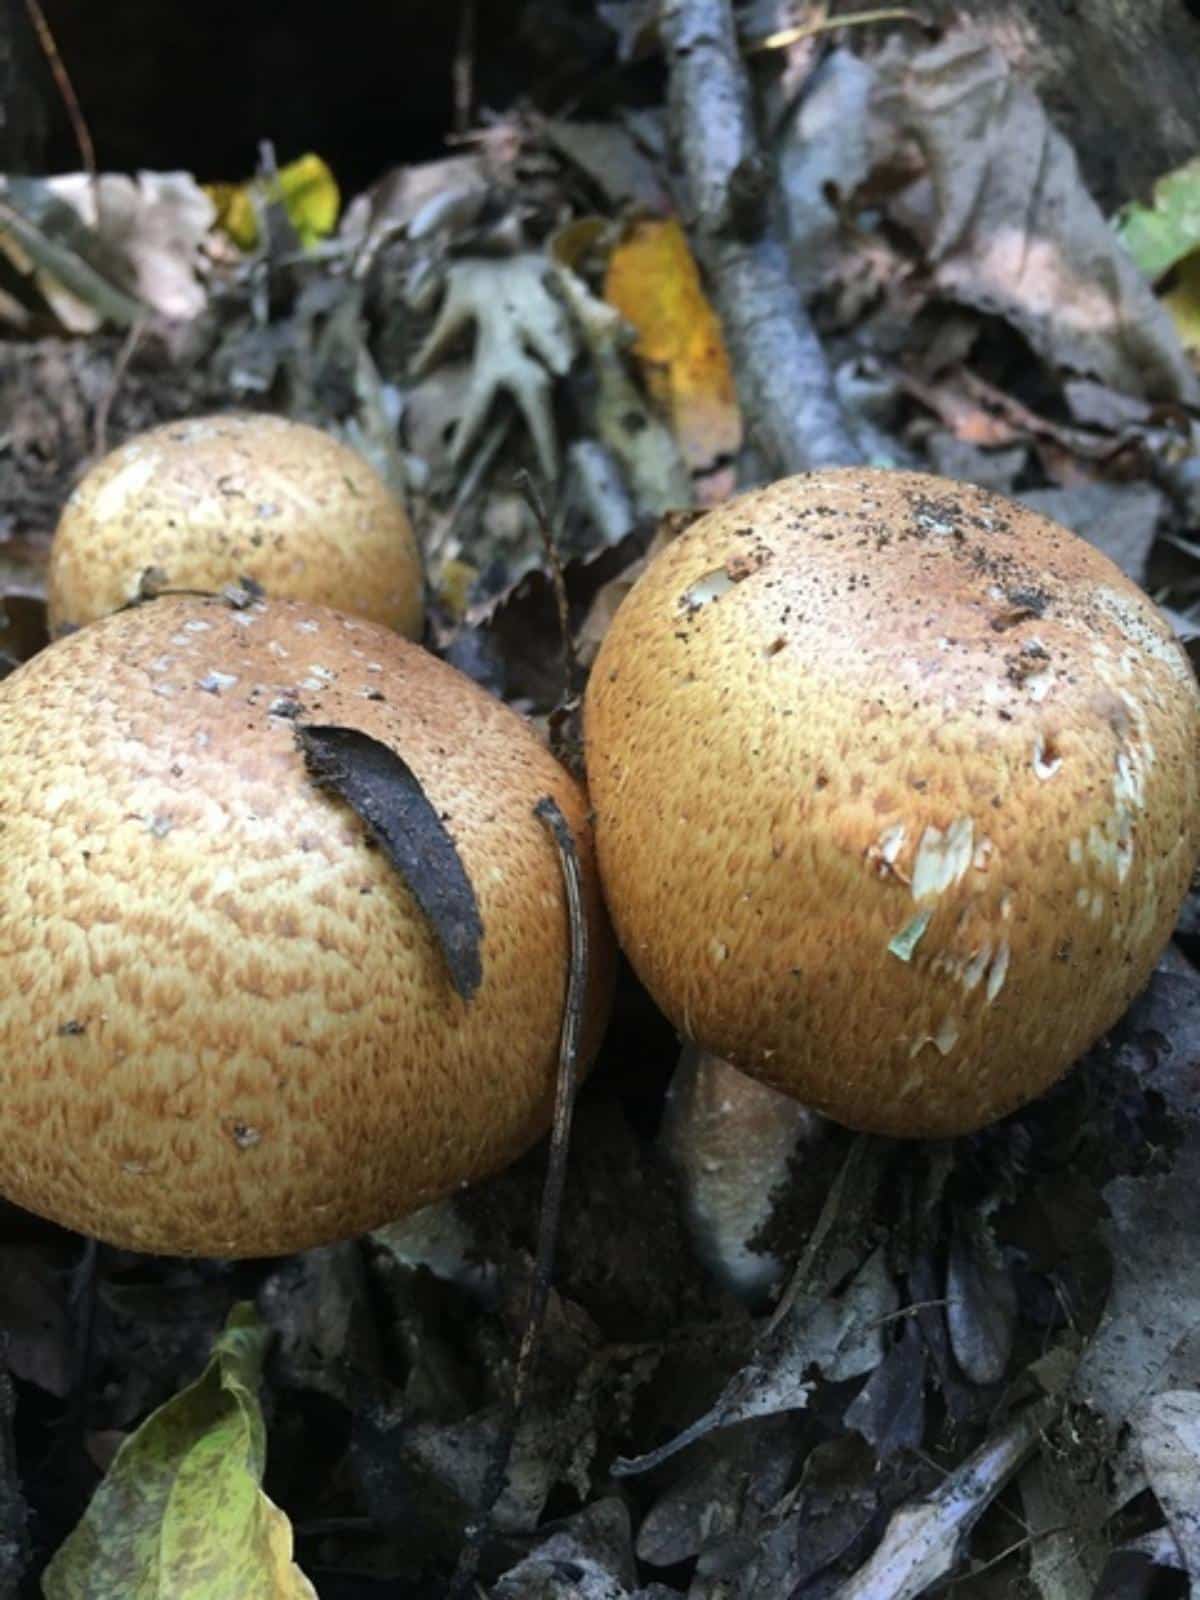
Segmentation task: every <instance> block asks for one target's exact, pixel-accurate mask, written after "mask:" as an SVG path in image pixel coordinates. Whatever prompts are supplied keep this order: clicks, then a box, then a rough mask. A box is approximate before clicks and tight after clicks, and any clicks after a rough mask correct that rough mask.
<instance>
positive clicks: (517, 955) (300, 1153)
mask: <svg viewBox="0 0 1200 1600" xmlns="http://www.w3.org/2000/svg"><path fill="white" fill-rule="evenodd" d="M297 706H299V707H301V708H302V710H301V711H300V713H299V716H300V720H302V721H312V722H320V723H336V724H341V725H344V726H348V727H352V728H358V729H361V730H362V731H363V732H365V733H368V734H370V735H372V736H373V737H374V738H376V739H380V740H383V741H384V742H385V743H387V744H388V745H390V746H392V747H393V748H394V749H395V750H397V751H398V752H399V753H400V754H401V755H402V756H403V758H404V760H405V761H406V762H407V763H408V764H409V766H410V767H411V768H412V769H413V771H414V772H415V773H416V775H417V777H418V779H419V780H420V782H421V785H422V787H423V788H424V790H425V792H426V794H427V795H428V797H429V799H430V800H431V801H432V803H433V805H434V806H435V807H436V808H437V810H438V812H439V814H441V816H442V817H443V819H444V821H445V823H446V827H447V829H448V831H449V832H450V834H451V835H452V836H453V838H454V840H455V843H456V845H457V848H458V851H459V854H460V857H461V859H462V862H463V865H464V867H465V869H466V872H467V874H468V876H469V877H470V880H471V882H472V884H473V885H474V888H475V892H476V895H477V897H478V901H479V907H480V911H481V914H482V921H483V927H484V938H483V943H482V964H483V980H482V983H481V985H480V987H479V990H478V992H477V993H476V995H475V997H474V999H473V1000H472V1001H471V1002H470V1003H469V1004H467V1003H464V1002H463V1001H462V1000H460V999H459V998H458V997H457V996H456V994H455V993H454V992H453V990H452V988H451V985H450V982H449V979H448V977H447V975H446V969H445V967H444V964H443V961H442V957H441V955H440V954H439V952H438V950H437V948H436V946H435V944H434V942H433V939H432V936H431V934H430V931H429V929H428V926H427V925H426V923H425V922H424V920H423V918H422V916H421V914H420V912H419V911H418V910H417V908H416V905H415V903H414V902H413V900H412V898H411V896H410V894H409V892H408V890H407V888H406V887H405V885H404V884H403V882H402V881H401V880H400V878H399V877H398V876H397V874H396V873H395V872H394V870H393V869H392V867H391V866H390V865H389V864H388V861H387V859H386V858H385V856H384V854H383V852H382V851H381V850H379V849H377V848H372V847H371V846H370V845H369V844H368V842H367V840H366V838H365V834H364V828H363V825H362V823H361V822H360V821H359V819H358V818H357V816H356V815H355V814H354V813H353V812H352V811H351V810H350V809H349V808H348V807H347V806H346V805H345V804H343V803H342V802H341V801H340V800H338V799H336V798H334V797H333V796H331V795H330V794H329V793H327V792H325V791H321V790H318V789H316V788H315V787H314V786H313V784H312V783H311V782H310V780H309V778H308V776H307V774H306V771H305V767H304V763H303V759H302V757H301V755H300V753H299V751H298V748H297V743H296V737H295V731H294V729H295V721H294V718H295V715H296V707H297ZM546 793H550V794H552V795H553V796H554V797H555V798H556V799H557V801H558V803H559V805H560V806H561V807H562V809H563V811H564V813H565V814H566V816H567V818H568V820H569V821H570V823H571V824H572V826H573V829H574V831H575V836H576V838H577V840H578V843H579V848H580V853H581V857H582V861H583V865H584V868H585V872H586V875H587V876H586V882H587V885H588V893H589V895H590V904H591V911H592V923H593V943H594V946H595V949H596V966H595V973H596V977H595V987H594V993H593V996H592V1000H593V1006H592V1011H591V1020H592V1027H591V1037H592V1043H593V1044H594V1043H595V1042H596V1039H597V1038H598V1034H599V1030H600V1027H601V1026H602V1024H603V1017H604V1012H605V1010H606V1007H607V999H608V990H609V987H610V978H611V961H610V960H609V959H608V956H609V953H610V951H609V938H608V935H607V933H606V925H605V922H604V918H603V912H602V911H601V910H600V905H599V898H598V893H597V889H596V881H595V872H594V867H593V865H592V857H591V844H590V838H589V833H588V827H587V822H586V814H585V804H586V803H585V800H584V797H583V795H582V793H581V791H580V790H579V788H578V787H577V786H576V784H575V783H574V782H573V781H572V779H571V778H570V777H569V776H568V775H567V774H566V773H565V772H564V771H563V769H562V768H561V767H560V766H559V765H558V763H557V762H555V761H554V760H553V758H552V757H551V756H550V755H549V754H548V753H547V752H546V751H545V750H544V749H543V748H542V746H541V744H540V743H539V742H538V740H537V739H536V738H535V736H534V734H533V733H532V732H531V730H530V729H529V728H528V727H527V726H526V725H525V724H524V723H523V722H522V721H521V719H520V718H519V717H517V716H516V715H515V713H513V712H512V711H510V710H509V709H508V708H507V707H505V706H503V705H502V704H500V702H499V701H496V700H494V699H493V698H492V697H491V696H489V695H487V694H485V693H484V692H483V691H482V690H481V689H479V688H477V687H476V686H475V685H474V684H472V683H471V682H469V680H467V679H466V678H464V677H463V676H462V675H461V674H460V673H458V672H456V671H454V669H453V668H451V667H448V666H446V665H445V664H444V663H442V662H439V661H437V660H436V659H435V658H434V657H432V656H430V655H428V654H427V653H426V652H425V651H423V650H421V649H419V648H418V647H417V646H415V645H411V644H408V643H406V642H405V641H404V640H401V639H399V638H397V637H396V636H395V635H394V634H391V633H389V632H387V631H386V630H384V629H382V628H379V627H377V626H374V625H372V624H370V623H365V622H361V621H356V620H353V619H350V618H347V617H343V616H341V615H339V614H337V613H335V612H332V611H327V610H324V609H322V608H320V607H314V606H306V605H302V604H298V603H294V602H284V601H273V602H266V603H260V604H257V605H254V606H252V607H251V608H250V609H248V610H245V611H234V610H231V609H230V608H229V607H228V606H227V605H225V604H224V603H223V602H220V601H205V600H193V599H178V598H165V599H161V600H156V601H154V602H152V603H151V604H149V605H147V606H143V607H140V608H138V609H136V610H133V611H126V612H123V613H121V614H120V615H117V616H113V617H108V618H105V619H104V620H103V621H101V622H98V623H96V624H95V625H94V626H92V627H90V628H86V629H84V630H82V631H81V632H80V633H77V634H73V635H72V636H71V637H69V638H67V639H65V640H62V641H61V642H60V643H58V644H55V645H52V646H51V647H50V648H49V649H48V650H46V651H44V652H43V653H42V654H41V655H39V656H37V657H36V658H35V659H34V660H32V661H31V662H29V663H28V664H27V665H26V666H24V667H22V668H21V669H20V670H19V671H18V672H16V673H14V674H13V676H12V677H10V678H8V679H7V680H6V681H5V682H4V683H3V684H2V685H0V991H2V992H3V996H4V1003H3V1006H0V1104H2V1105H3V1107H4V1136H3V1139H2V1140H0V1192H3V1193H4V1194H5V1195H7V1196H9V1197H10V1198H12V1199H13V1200H15V1201H17V1202H18V1203H20V1204H21V1205H24V1206H27V1207H29V1208H30V1209H32V1210H34V1211H38V1212H41V1213H42V1214H44V1215H46V1216H49V1217H52V1218H54V1219H56V1220H57V1221H59V1222H63V1223H65V1224H67V1225H68V1226H70V1227H73V1228H77V1229H80V1230H82V1231H84V1232H88V1233H93V1234H96V1235H98V1236H99V1237H101V1238H103V1239H108V1240H111V1241H114V1242H116V1243H119V1244H123V1245H127V1246H130V1247H133V1248H135V1249H140V1250H152V1251H164V1252H177V1253H197V1254H201V1253H202V1254H210V1255H228V1256H238V1255H261V1254H273V1253H275V1252H279V1251H287V1250H294V1249H300V1248H304V1247H306V1246H309V1245H313V1244H317V1243H321V1242H325V1241H328V1240H333V1239H338V1238H342V1237H345V1236H348V1235H351V1234H354V1233H357V1232H359V1231H361V1230H363V1229H365V1228H367V1227H370V1226H374V1225H376V1224H379V1223H382V1222H384V1221H387V1220H389V1219H391V1218H394V1217H396V1216H398V1215H400V1214H402V1213H404V1212H406V1211H407V1210H409V1209H412V1208H414V1207H417V1206H420V1205H422V1204H424V1203H425V1202H426V1201H429V1200H431V1199H433V1198H434V1197H436V1196H438V1195H441V1194H444V1193H446V1192H448V1191H450V1190H452V1189H454V1188H456V1187H458V1186H459V1185H461V1184H464V1183H467V1182H469V1181H471V1180H473V1179H476V1178H479V1177H481V1176H482V1175H484V1174H486V1173H489V1172H491V1171H493V1170H495V1169H496V1168H498V1167H501V1166H502V1165H504V1164H505V1163H506V1162H507V1161H509V1160H510V1159H511V1158H513V1157H515V1156H516V1155H517V1154H519V1153H520V1152H521V1151H522V1150H524V1149H525V1148H527V1147H528V1146H529V1145H530V1144H531V1143H532V1142H533V1141H534V1140H535V1139H536V1138H537V1137H538V1136H539V1135H540V1134H541V1133H542V1132H543V1131H544V1130H545V1128H546V1127H547V1126H548V1123H549V1119H550V1112H551V1102H552V1095H553V1084H554V1077H555V1068H556V1059H557V1051H558V1043H559V1030H560V1026H561V1022H562V1008H563V1000H564V994H565V989H566V970H567V954H568V929H567V913H566V902H565V896H564V891H563V887H562V882H561V872H560V867H559V862H558V858H557V855H556V852H555V849H554V846H553V844H552V842H551V841H550V839H549V837H548V835H547V833H546V830H545V828H544V826H543V824H542V823H541V822H540V821H539V820H538V819H537V818H536V817H534V816H533V815H532V807H533V806H534V804H535V802H536V801H537V800H538V799H539V797H540V796H542V795H543V794H546Z"/></svg>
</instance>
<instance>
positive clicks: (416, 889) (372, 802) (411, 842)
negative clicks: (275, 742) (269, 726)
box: [296, 722, 483, 1000]
mask: <svg viewBox="0 0 1200 1600" xmlns="http://www.w3.org/2000/svg"><path fill="white" fill-rule="evenodd" d="M296 736H297V738H298V739H299V741H300V748H301V749H302V750H303V752H304V759H305V761H306V762H307V763H308V770H309V772H310V773H311V775H312V777H313V779H314V780H315V781H316V782H317V783H318V784H320V785H321V786H322V787H323V788H326V789H332V790H333V791H334V793H335V794H338V795H340V796H341V798H342V799H343V800H345V802H346V803H347V805H349V806H352V807H353V809H354V810H355V811H357V812H358V814H359V816H360V817H361V818H362V820H363V821H364V822H365V823H366V824H367V827H368V828H370V830H371V832H372V833H373V834H374V835H375V837H376V839H378V841H379V843H380V845H381V846H382V847H383V849H384V851H385V852H386V853H387V857H388V860H389V861H390V862H391V863H392V865H393V866H394V867H395V869H396V871H397V872H398V873H399V874H400V876H401V877H402V878H403V879H404V882H405V884H406V885H407V887H408V889H409V891H410V892H411V894H412V896H413V899H414V900H416V902H417V904H418V905H419V906H420V908H421V911H422V912H423V914H424V915H425V917H426V918H427V920H428V922H429V926H430V928H431V929H432V930H433V934H434V937H435V938H436V940H437V942H438V947H439V948H440V950H441V952H442V955H443V957H444V958H445V961H446V966H447V967H448V968H449V972H450V981H451V982H452V983H453V985H454V989H455V992H456V993H457V994H458V995H459V996H460V997H461V998H462V999H463V1000H470V999H471V997H472V996H473V995H474V994H475V991H476V990H477V989H478V988H479V985H480V983H481V982H482V980H483V962H482V959H481V957H480V954H479V946H480V943H481V941H482V939H483V921H482V919H481V918H480V915H479V903H478V901H477V900H476V898H475V890H474V889H473V888H472V887H471V880H470V879H469V878H468V877H467V874H466V869H465V868H464V867H463V864H462V861H461V859H460V858H459V854H458V850H457V849H456V847H455V844H454V840H453V839H452V838H451V837H450V834H449V833H448V832H447V830H446V825H445V823H444V822H443V821H442V819H441V817H439V816H438V814H437V811H436V810H435V808H434V807H433V806H432V805H431V804H430V802H429V800H428V799H427V798H426V795H425V791H424V790H423V789H422V788H421V784H420V781H419V779H418V778H417V776H416V774H415V773H414V772H413V770H412V768H411V767H410V766H409V765H408V763H407V762H406V761H405V760H404V759H403V758H402V757H401V756H398V755H397V754H396V752H395V751H394V750H392V749H391V748H390V747H389V746H388V745H386V744H382V743H381V742H380V741H379V740H378V739H372V738H371V736H370V734H368V733H361V732H360V731H359V730H358V729H357V728H337V727H329V726H324V725H320V724H316V723H311V722H310V723H305V724H304V725H303V726H301V727H298V728H297V729H296Z"/></svg>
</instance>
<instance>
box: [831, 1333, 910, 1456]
mask: <svg viewBox="0 0 1200 1600" xmlns="http://www.w3.org/2000/svg"><path fill="white" fill-rule="evenodd" d="M926 1359H927V1358H926V1353H925V1344H924V1341H923V1340H922V1338H921V1334H920V1330H919V1329H918V1328H917V1325H916V1323H915V1322H914V1321H913V1319H912V1318H911V1317H905V1319H904V1323H903V1331H902V1332H901V1335H900V1340H899V1343H898V1344H894V1345H893V1346H892V1348H891V1349H890V1350H889V1351H888V1353H887V1355H886V1356H885V1357H884V1358H883V1360H882V1361H881V1362H880V1363H879V1365H878V1366H877V1367H876V1368H875V1371H874V1372H873V1373H872V1374H871V1376H870V1378H869V1379H868V1380H867V1383H866V1385H865V1386H864V1388H863V1389H862V1390H861V1391H860V1392H859V1394H858V1396H857V1398H856V1399H855V1400H854V1401H853V1402H852V1403H851V1405H850V1406H849V1407H848V1409H847V1411H846V1426H847V1427H849V1428H856V1429H857V1430H858V1432H859V1433H861V1434H862V1436H863V1438H864V1439H866V1441H867V1442H868V1444H871V1445H873V1446H874V1448H875V1453H876V1455H877V1456H878V1457H879V1458H880V1460H881V1461H886V1460H887V1458H888V1457H889V1456H893V1455H895V1454H896V1453H897V1451H900V1450H915V1449H917V1448H918V1447H919V1446H920V1443H921V1440H922V1439H923V1437H924V1434H925V1364H926Z"/></svg>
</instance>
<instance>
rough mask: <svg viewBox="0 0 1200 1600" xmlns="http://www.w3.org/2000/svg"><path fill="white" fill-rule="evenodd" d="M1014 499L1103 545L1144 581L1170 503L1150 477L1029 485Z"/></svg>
mask: <svg viewBox="0 0 1200 1600" xmlns="http://www.w3.org/2000/svg"><path fill="white" fill-rule="evenodd" d="M1017 499H1018V500H1020V501H1022V502H1023V503H1024V504H1025V505H1027V506H1031V507H1032V508H1033V510H1034V511H1040V512H1041V513H1042V515H1043V516H1047V517H1052V518H1053V519H1054V521H1055V522H1060V523H1062V525H1063V527H1064V528H1070V529H1071V530H1072V531H1073V532H1075V533H1077V534H1078V535H1079V536H1080V538H1081V539H1086V540H1087V541H1088V543H1089V544H1094V545H1095V546H1096V548H1097V549H1098V550H1103V551H1104V554H1105V555H1106V556H1108V558H1109V560H1110V561H1115V562H1116V564H1117V566H1119V567H1120V569H1121V571H1122V572H1125V573H1128V575H1129V576H1130V577H1131V578H1132V579H1133V580H1134V582H1135V583H1144V582H1145V579H1146V562H1147V560H1148V559H1149V556H1150V550H1151V548H1152V546H1153V544H1154V540H1155V536H1156V535H1157V533H1158V528H1159V524H1160V523H1161V522H1162V521H1163V520H1164V518H1165V516H1166V512H1167V509H1168V504H1167V497H1166V495H1165V494H1163V492H1162V490H1161V489H1158V488H1156V487H1155V485H1154V484H1152V483H1103V482H1097V483H1077V484H1072V485H1071V486H1070V488H1066V489H1030V490H1028V491H1026V492H1025V493H1024V494H1019V495H1018V496H1017Z"/></svg>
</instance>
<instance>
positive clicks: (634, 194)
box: [540, 117, 670, 212]
mask: <svg viewBox="0 0 1200 1600" xmlns="http://www.w3.org/2000/svg"><path fill="white" fill-rule="evenodd" d="M540 128H541V132H542V133H543V135H544V136H545V138H546V139H547V140H548V141H549V143H550V144H551V145H553V146H554V148H555V149H556V150H558V151H559V152H560V153H561V154H562V155H564V156H565V157H566V158H567V160H568V161H570V162H571V163H572V165H574V166H576V167H578V168H579V169H580V171H581V172H584V173H586V175H587V176H588V178H590V179H591V181H592V182H593V183H594V184H596V185H597V186H598V187H599V188H600V189H601V190H602V191H603V193H604V196H605V199H606V200H608V201H609V203H610V204H612V205H613V206H615V207H620V206H624V205H629V206H635V207H636V208H637V209H638V210H640V211H658V212H662V211H666V210H667V208H668V206H669V203H670V202H669V197H668V194H667V189H666V186H665V184H664V183H663V179H662V173H661V171H660V169H659V167H658V166H657V165H656V163H655V162H653V161H651V160H650V158H649V157H648V156H647V155H646V154H645V152H644V151H643V150H641V149H640V147H639V146H638V143H637V141H636V140H635V139H634V137H633V135H632V134H631V133H630V131H629V129H628V128H623V127H621V126H620V125H619V124H617V123H615V122H565V121H561V120H559V119H558V118H554V117H551V118H547V120H546V121H545V122H543V123H541V124H540Z"/></svg>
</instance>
